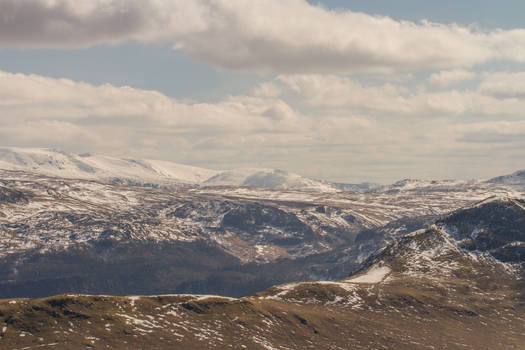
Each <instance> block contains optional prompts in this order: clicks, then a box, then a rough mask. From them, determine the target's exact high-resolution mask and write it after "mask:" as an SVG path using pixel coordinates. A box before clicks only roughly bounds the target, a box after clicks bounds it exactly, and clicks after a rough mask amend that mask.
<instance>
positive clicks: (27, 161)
mask: <svg viewBox="0 0 525 350" xmlns="http://www.w3.org/2000/svg"><path fill="white" fill-rule="evenodd" d="M0 168H2V169H6V170H21V171H32V172H35V173H38V174H43V175H50V176H58V177H63V178H70V179H88V180H98V181H103V182H107V181H111V182H119V181H118V180H120V181H122V182H129V181H134V182H138V183H151V184H158V185H166V184H172V183H184V184H196V183H200V182H202V181H204V180H205V179H207V178H209V177H210V176H214V175H215V174H216V173H217V172H218V171H216V170H209V169H203V168H196V167H191V166H187V165H180V164H176V163H171V162H165V161H159V160H133V159H119V158H114V157H109V156H103V155H90V154H84V155H76V154H70V153H66V152H61V151H57V150H52V149H38V148H0Z"/></svg>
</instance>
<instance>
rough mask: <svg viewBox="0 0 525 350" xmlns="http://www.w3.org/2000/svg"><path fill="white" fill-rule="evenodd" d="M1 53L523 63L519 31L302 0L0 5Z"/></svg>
mask: <svg viewBox="0 0 525 350" xmlns="http://www.w3.org/2000/svg"><path fill="white" fill-rule="evenodd" d="M0 14H1V15H0V46H2V47H52V48H53V47H54V48H79V47H87V46H91V45H97V44H119V43H124V42H129V41H138V42H141V43H147V44H157V43H162V44H166V43H169V44H173V45H174V46H175V47H177V48H179V49H181V50H183V51H184V52H185V53H186V54H187V55H188V56H190V57H192V58H194V59H198V60H200V61H202V62H206V63H209V64H212V65H215V66H218V67H224V68H228V69H235V70H246V71H262V72H277V73H348V72H356V71H364V70H367V71H392V70H398V69H399V70H440V69H454V68H460V67H471V66H473V65H475V64H479V63H485V62H488V61H491V60H505V61H513V62H525V30H523V29H516V30H493V31H490V32H484V31H480V30H475V29H473V28H467V27H461V26H458V25H454V24H437V23H430V22H425V21H423V22H420V23H413V22H407V21H396V20H393V19H391V18H388V17H380V16H371V15H368V14H363V13H356V12H351V11H329V10H327V9H324V8H322V7H318V6H312V5H310V4H308V3H307V2H306V1H305V0H287V1H278V0H252V1H244V0H193V1H187V0H150V1H142V0H90V1H75V0H23V1H20V0H3V1H1V2H0Z"/></svg>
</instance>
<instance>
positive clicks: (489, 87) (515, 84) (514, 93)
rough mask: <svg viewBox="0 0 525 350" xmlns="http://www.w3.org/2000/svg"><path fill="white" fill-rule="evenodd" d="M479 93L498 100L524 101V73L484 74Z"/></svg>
mask: <svg viewBox="0 0 525 350" xmlns="http://www.w3.org/2000/svg"><path fill="white" fill-rule="evenodd" d="M479 91H480V92H481V93H483V94H487V95H491V96H496V97H500V98H517V99H525V72H519V73H508V72H495V73H486V74H485V75H484V77H483V81H482V82H481V84H480V86H479Z"/></svg>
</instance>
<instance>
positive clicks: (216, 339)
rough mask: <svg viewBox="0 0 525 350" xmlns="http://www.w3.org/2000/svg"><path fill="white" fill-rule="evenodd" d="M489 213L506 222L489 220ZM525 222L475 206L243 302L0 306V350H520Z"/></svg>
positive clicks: (514, 205)
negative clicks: (325, 274) (345, 270)
mask: <svg viewBox="0 0 525 350" xmlns="http://www.w3.org/2000/svg"><path fill="white" fill-rule="evenodd" d="M494 210H497V212H498V217H499V216H500V215H501V214H503V215H504V217H505V219H501V220H499V221H492V220H490V219H488V218H487V216H486V214H487V213H491V212H494ZM524 217H525V210H524V203H523V202H521V201H517V200H510V199H509V200H492V201H489V202H486V203H481V204H479V205H477V206H472V207H469V208H467V209H464V210H459V211H457V212H455V213H454V214H452V215H450V216H446V217H443V218H442V219H441V220H439V221H437V222H436V224H435V225H432V226H428V227H426V228H424V229H422V230H419V231H415V232H412V233H410V234H407V235H404V236H402V237H400V238H398V239H396V240H395V241H393V242H392V243H391V244H389V245H388V246H386V247H385V248H384V249H382V250H380V251H379V252H377V253H376V254H374V255H372V256H371V257H370V258H368V259H367V260H366V261H364V262H363V264H362V266H361V270H360V271H359V272H358V273H357V274H355V275H353V276H351V277H348V278H346V279H343V280H340V281H338V282H330V281H325V282H319V281H318V282H302V283H291V284H284V285H279V286H275V287H272V288H270V289H268V290H267V291H265V292H261V293H258V294H255V295H253V296H249V297H244V298H240V299H234V298H224V297H214V296H190V295H172V296H151V297H109V296H82V295H62V296H56V297H51V298H46V299H35V300H31V299H13V300H5V301H1V302H0V322H1V320H3V322H4V327H3V330H2V333H1V339H0V346H3V347H5V348H14V347H17V348H24V347H29V348H31V347H35V346H40V347H44V348H50V349H70V348H75V349H80V348H96V349H103V348H106V347H110V348H126V349H172V348H175V349H232V348H233V349H283V350H284V349H308V348H312V349H382V348H385V349H414V350H415V349H427V348H428V349H476V350H484V349H487V350H489V349H490V350H492V349H521V348H522V347H523V344H525V295H524V291H525V282H524V278H525V273H524V269H523V263H522V261H523V260H522V258H523V255H521V254H522V250H521V248H520V247H521V246H523V237H524V230H523V226H520V225H521V224H520V222H522V221H521V220H523V219H524ZM480 218H482V219H483V221H480ZM520 227H521V229H520ZM471 228H472V229H471ZM476 230H477V231H476ZM481 231H482V232H484V234H477V232H481ZM473 246H476V247H477V248H476V249H473V248H471V249H469V248H468V247H473ZM498 247H499V248H502V247H508V248H509V249H511V250H512V252H511V254H510V256H514V257H516V258H515V259H511V260H512V261H510V262H509V261H508V260H509V259H507V258H504V259H501V255H500V254H499V250H498V249H499V248H498Z"/></svg>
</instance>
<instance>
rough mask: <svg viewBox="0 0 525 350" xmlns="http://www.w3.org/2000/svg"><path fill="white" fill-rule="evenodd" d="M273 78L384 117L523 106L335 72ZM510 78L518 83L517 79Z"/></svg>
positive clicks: (518, 112)
mask: <svg viewBox="0 0 525 350" xmlns="http://www.w3.org/2000/svg"><path fill="white" fill-rule="evenodd" d="M277 80H278V81H279V82H281V83H282V84H283V85H284V88H286V89H288V90H289V91H291V92H293V93H295V94H297V95H298V96H300V97H301V98H302V99H303V100H304V101H306V103H307V104H309V105H311V106H318V107H330V108H338V109H351V110H353V111H359V112H361V113H374V114H375V115H379V116H387V117H392V116H405V117H419V118H429V117H439V116H442V117H450V116H459V115H464V114H473V115H478V116H498V117H500V116H522V115H523V111H524V110H525V100H519V99H509V98H499V97H495V96H488V95H485V94H482V93H480V92H478V91H473V90H444V91H438V92H433V91H427V90H425V89H423V90H421V89H420V90H418V89H408V88H406V87H404V86H401V85H393V84H390V83H387V84H382V85H370V86H366V85H363V84H362V83H361V82H360V81H358V80H355V79H352V78H349V77H342V76H337V75H281V76H279V77H278V78H277ZM514 80H515V81H514V83H516V85H518V84H519V82H518V80H517V79H514ZM506 81H510V79H508V80H506ZM482 87H483V85H482ZM504 97H505V96H504Z"/></svg>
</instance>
